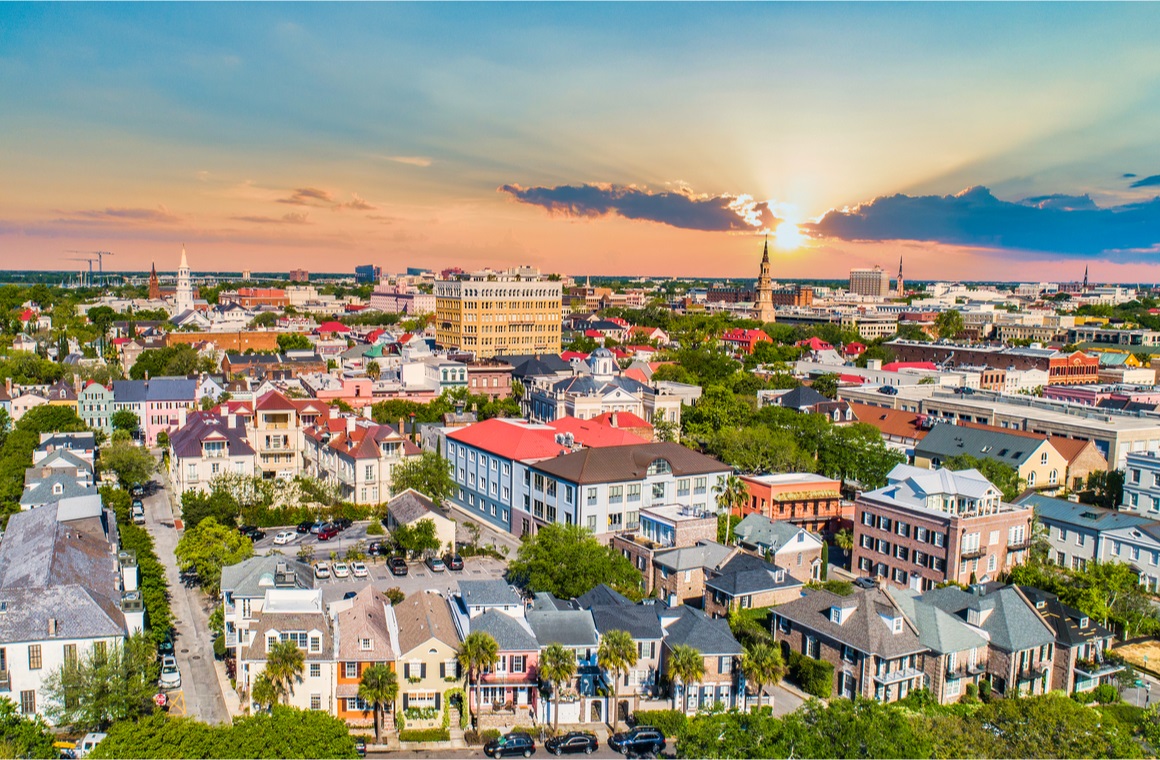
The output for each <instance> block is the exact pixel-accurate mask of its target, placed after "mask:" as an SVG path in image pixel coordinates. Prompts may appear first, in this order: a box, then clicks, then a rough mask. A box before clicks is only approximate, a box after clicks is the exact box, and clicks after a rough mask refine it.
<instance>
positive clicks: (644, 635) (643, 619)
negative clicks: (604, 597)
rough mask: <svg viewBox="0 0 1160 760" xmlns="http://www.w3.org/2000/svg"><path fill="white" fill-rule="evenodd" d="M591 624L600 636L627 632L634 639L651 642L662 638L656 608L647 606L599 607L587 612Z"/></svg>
mask: <svg viewBox="0 0 1160 760" xmlns="http://www.w3.org/2000/svg"><path fill="white" fill-rule="evenodd" d="M589 611H590V612H591V613H592V622H593V624H595V626H596V630H598V631H600V633H601V634H605V633H608V632H609V631H628V633H629V634H630V635H631V636H632V637H633V638H634V639H643V640H646V641H648V640H653V639H660V638H663V637H664V627H663V626H661V620H660V618H659V617H657V608H656V607H655V606H654V605H649V604H628V605H623V604H613V605H599V606H595V607H592V608H591V609H590V610H589Z"/></svg>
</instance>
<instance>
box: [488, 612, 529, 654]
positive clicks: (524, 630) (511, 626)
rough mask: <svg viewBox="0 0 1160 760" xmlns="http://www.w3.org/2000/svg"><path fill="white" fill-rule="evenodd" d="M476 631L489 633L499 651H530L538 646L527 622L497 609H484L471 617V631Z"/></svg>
mask: <svg viewBox="0 0 1160 760" xmlns="http://www.w3.org/2000/svg"><path fill="white" fill-rule="evenodd" d="M476 631H483V632H485V633H489V634H491V637H492V638H493V639H495V643H497V644H499V649H500V651H501V652H532V651H536V650H538V649H539V648H540V645H539V644H538V643H537V642H536V637H535V635H534V634H533V633H532V629H531V628H529V627H528V624H527V622H525V621H524V620H517V619H516V618H514V617H512V616H511V615H508V614H507V613H505V612H500V611H499V610H485V611H484V612H483V613H482V614H480V615H476V616H475V617H473V618H472V619H471V632H472V633H475V632H476Z"/></svg>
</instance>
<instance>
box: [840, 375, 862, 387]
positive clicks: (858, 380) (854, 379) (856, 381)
mask: <svg viewBox="0 0 1160 760" xmlns="http://www.w3.org/2000/svg"><path fill="white" fill-rule="evenodd" d="M838 382H840V383H851V384H853V385H861V384H862V383H864V382H866V378H864V377H861V376H860V375H838Z"/></svg>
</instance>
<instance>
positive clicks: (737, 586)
mask: <svg viewBox="0 0 1160 760" xmlns="http://www.w3.org/2000/svg"><path fill="white" fill-rule="evenodd" d="M779 574H780V576H781V577H780V580H779V579H778V576H779ZM802 585H803V584H802V582H801V581H800V580H798V579H796V578H794V577H793V576H792V575H790V574H789V573H787V572H786V571H785V570H784V569H783V568H780V567H778V566H777V565H774V564H772V563H770V562H766V561H765V560H763V559H761V558H760V557H755V556H753V555H752V554H744V553H742V552H738V553H737V554H734V555H733V556H732V557H731V558H729V560H727V561H726V562H725V564H724V565H722V566H721V567H719V568H718V569H717V571H716V573H714V574H713V577H711V578H709V579H707V580H706V581H705V588H711V589H713V590H715V591H720V592H722V593H725V594H728V595H729V596H732V597H736V596H740V595H742V594H757V593H760V592H762V591H771V590H773V589H781V588H792V587H794V586H797V587H801V586H802Z"/></svg>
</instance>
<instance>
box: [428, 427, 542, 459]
mask: <svg viewBox="0 0 1160 760" xmlns="http://www.w3.org/2000/svg"><path fill="white" fill-rule="evenodd" d="M447 437H448V438H450V439H451V440H453V441H458V442H459V443H465V444H467V445H468V446H474V447H475V448H477V449H481V450H483V451H486V452H488V453H491V454H496V455H497V456H501V457H504V458H505V459H512V460H525V459H535V460H538V459H548V458H550V457H554V456H556V455H557V454H559V453H560V448H561V447H560V444H558V443H556V432H555V430H554V429H552V428H549V427H539V426H536V427H532V426H529V425H528V424H527V423H525V422H523V421H514V420H505V419H500V418H498V417H493V418H492V419H490V420H484V421H483V422H478V423H476V424H474V425H468V426H467V427H464V428H459V429H458V430H453V431H451V432H450V433H448V434H447Z"/></svg>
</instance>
